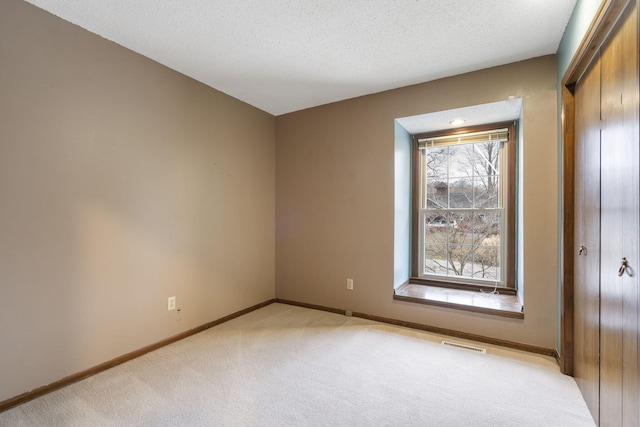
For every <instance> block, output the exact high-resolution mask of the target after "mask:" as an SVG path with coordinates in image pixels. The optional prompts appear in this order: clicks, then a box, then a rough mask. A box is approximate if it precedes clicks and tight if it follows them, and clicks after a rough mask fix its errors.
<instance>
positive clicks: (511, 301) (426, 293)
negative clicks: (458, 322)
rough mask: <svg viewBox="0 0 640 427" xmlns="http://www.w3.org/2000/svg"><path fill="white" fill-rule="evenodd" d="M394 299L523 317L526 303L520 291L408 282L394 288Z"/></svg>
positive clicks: (515, 317)
mask: <svg viewBox="0 0 640 427" xmlns="http://www.w3.org/2000/svg"><path fill="white" fill-rule="evenodd" d="M393 299H395V300H399V301H408V302H414V303H419V304H427V305H435V306H438V307H446V308H452V309H456V310H465V311H473V312H476V313H484V314H492V315H495V316H503V317H511V318H514V319H524V307H523V305H522V304H521V303H520V301H519V300H518V296H517V295H509V294H497V295H494V294H486V293H482V292H479V291H469V290H462V289H450V288H442V287H438V286H429V285H422V284H415V283H405V284H404V285H402V286H400V287H399V288H398V289H396V290H395V292H394V295H393Z"/></svg>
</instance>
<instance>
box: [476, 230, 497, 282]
mask: <svg viewBox="0 0 640 427" xmlns="http://www.w3.org/2000/svg"><path fill="white" fill-rule="evenodd" d="M494 238H495V239H497V237H494ZM494 238H491V237H489V238H487V239H485V241H483V242H482V243H481V244H479V245H477V246H475V248H474V255H473V258H474V262H473V277H474V278H476V279H488V280H500V248H499V246H491V245H490V243H491V240H492V239H494ZM487 243H488V244H487Z"/></svg>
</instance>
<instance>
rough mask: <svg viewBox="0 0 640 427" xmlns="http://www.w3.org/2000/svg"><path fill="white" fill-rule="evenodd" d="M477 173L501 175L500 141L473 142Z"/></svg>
mask: <svg viewBox="0 0 640 427" xmlns="http://www.w3.org/2000/svg"><path fill="white" fill-rule="evenodd" d="M473 146H474V151H475V156H474V164H475V168H476V175H489V176H492V175H500V143H499V142H484V143H478V144H473Z"/></svg>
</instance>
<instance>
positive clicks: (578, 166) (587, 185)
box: [574, 59, 601, 420]
mask: <svg viewBox="0 0 640 427" xmlns="http://www.w3.org/2000/svg"><path fill="white" fill-rule="evenodd" d="M575 105H576V110H575V120H576V122H575V123H576V126H575V128H576V138H575V152H574V155H575V188H574V197H575V199H574V206H575V213H574V215H575V220H574V230H575V243H576V252H575V253H574V280H575V291H574V319H575V321H574V377H575V379H576V382H577V384H578V387H579V388H580V391H581V392H582V395H583V396H584V399H585V401H586V402H587V406H588V407H589V410H590V411H591V415H592V416H593V419H594V420H598V418H599V407H600V365H599V357H598V356H599V352H600V125H601V121H600V60H599V59H596V60H595V61H594V62H593V63H592V64H591V66H590V68H589V69H588V70H587V72H586V73H585V74H584V76H583V77H582V78H581V79H580V81H578V83H577V84H576V89H575Z"/></svg>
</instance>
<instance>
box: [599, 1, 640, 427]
mask: <svg viewBox="0 0 640 427" xmlns="http://www.w3.org/2000/svg"><path fill="white" fill-rule="evenodd" d="M637 39H638V34H637V11H636V9H635V5H633V6H630V7H629V8H628V9H627V10H626V12H625V14H624V15H623V17H622V18H621V20H620V22H619V23H618V25H616V28H615V30H614V33H613V36H612V37H611V38H610V39H609V41H608V42H607V43H606V44H605V45H604V46H603V48H602V50H601V74H602V77H601V115H602V119H603V121H604V129H603V130H602V132H601V183H600V186H601V200H600V223H601V256H600V425H601V426H638V425H639V424H638V423H639V420H638V274H639V273H640V271H638V265H639V263H638V257H639V255H640V252H639V251H638V231H639V227H638V207H639V205H638V192H639V188H640V187H639V184H638V182H639V173H638V166H639V164H640V161H639V159H640V158H639V156H638V145H639V140H638V45H637ZM623 258H625V259H626V260H627V263H628V265H629V268H626V269H623V270H621V269H620V268H621V266H622V261H623ZM619 273H622V274H619Z"/></svg>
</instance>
